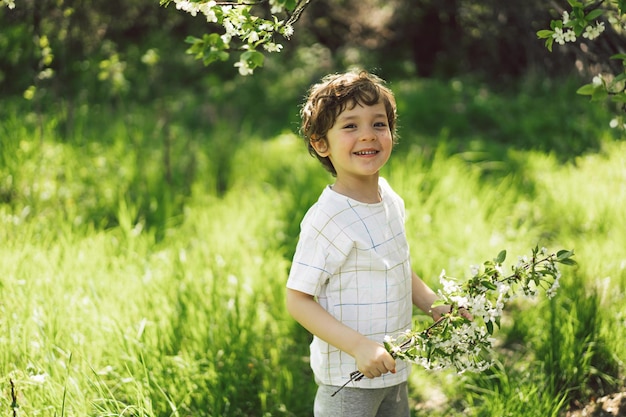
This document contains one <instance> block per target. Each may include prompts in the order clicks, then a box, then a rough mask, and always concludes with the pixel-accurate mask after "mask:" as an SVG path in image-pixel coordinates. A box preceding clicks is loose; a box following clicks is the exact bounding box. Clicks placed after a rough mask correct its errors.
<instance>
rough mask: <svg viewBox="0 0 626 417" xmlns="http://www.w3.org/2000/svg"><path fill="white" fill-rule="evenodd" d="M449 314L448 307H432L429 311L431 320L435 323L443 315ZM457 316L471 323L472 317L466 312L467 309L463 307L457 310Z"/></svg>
mask: <svg viewBox="0 0 626 417" xmlns="http://www.w3.org/2000/svg"><path fill="white" fill-rule="evenodd" d="M449 312H450V306H449V305H441V306H437V307H434V308H433V309H432V310H431V314H432V316H433V320H435V321H437V320H439V319H440V318H441V317H443V316H444V315H446V314H448V313H449ZM459 315H460V316H461V317H464V318H466V319H467V320H469V321H473V320H474V317H473V316H472V314H471V313H470V312H469V311H467V309H466V308H465V307H461V308H459Z"/></svg>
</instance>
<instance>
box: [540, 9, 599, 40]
mask: <svg viewBox="0 0 626 417" xmlns="http://www.w3.org/2000/svg"><path fill="white" fill-rule="evenodd" d="M561 22H562V26H559V25H555V27H554V33H552V38H553V39H554V41H555V42H556V43H558V44H559V45H565V43H566V42H576V32H575V30H574V29H573V27H574V21H573V20H571V19H570V15H569V13H568V12H567V11H564V12H563V16H562V19H561ZM563 28H566V30H564V29H563ZM584 28H585V29H584V32H583V34H582V36H583V38H585V39H589V40H593V39H596V38H597V37H599V36H600V34H601V33H602V32H604V29H605V27H604V22H596V24H595V26H594V25H592V24H590V23H586V24H585V25H584Z"/></svg>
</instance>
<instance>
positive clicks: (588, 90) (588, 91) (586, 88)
mask: <svg viewBox="0 0 626 417" xmlns="http://www.w3.org/2000/svg"><path fill="white" fill-rule="evenodd" d="M595 89H596V86H595V85H593V84H585V85H583V86H582V87H580V88H579V89H578V90H576V94H580V95H583V96H591V95H593V92H594V91H595Z"/></svg>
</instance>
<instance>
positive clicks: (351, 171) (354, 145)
mask: <svg viewBox="0 0 626 417" xmlns="http://www.w3.org/2000/svg"><path fill="white" fill-rule="evenodd" d="M312 144H313V146H314V147H315V150H316V151H317V153H318V154H319V155H320V156H327V157H328V158H329V159H330V161H331V162H332V163H333V166H334V167H335V170H336V171H337V179H343V178H345V177H348V176H353V177H365V176H371V175H377V174H378V172H379V170H380V169H381V168H382V167H383V165H385V163H386V162H387V160H388V159H389V156H390V155H391V149H392V147H393V139H392V137H391V131H390V130H389V124H388V121H387V112H386V111H385V105H384V104H383V103H382V102H379V103H377V104H375V105H373V106H361V105H358V104H357V105H356V106H355V107H354V108H352V109H350V108H349V106H348V108H346V109H345V110H344V111H343V112H341V113H340V114H339V115H338V116H337V119H336V120H335V124H334V125H333V127H331V128H330V130H329V131H328V133H327V134H326V140H325V141H324V140H320V141H316V142H312Z"/></svg>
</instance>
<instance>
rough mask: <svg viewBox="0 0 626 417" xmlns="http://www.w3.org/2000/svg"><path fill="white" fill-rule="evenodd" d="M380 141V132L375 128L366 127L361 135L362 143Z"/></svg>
mask: <svg viewBox="0 0 626 417" xmlns="http://www.w3.org/2000/svg"><path fill="white" fill-rule="evenodd" d="M377 139H378V132H376V129H374V128H373V127H366V128H365V129H364V130H363V132H362V133H361V140H362V141H364V142H365V141H373V140H377Z"/></svg>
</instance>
